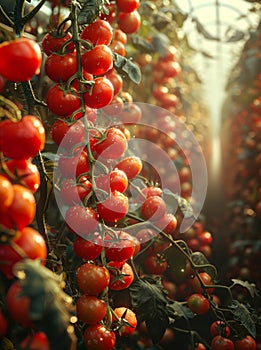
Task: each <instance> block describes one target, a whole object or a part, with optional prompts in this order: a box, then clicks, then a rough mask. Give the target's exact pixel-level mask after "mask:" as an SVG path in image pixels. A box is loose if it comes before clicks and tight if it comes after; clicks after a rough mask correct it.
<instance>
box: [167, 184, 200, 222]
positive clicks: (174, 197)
mask: <svg viewBox="0 0 261 350" xmlns="http://www.w3.org/2000/svg"><path fill="white" fill-rule="evenodd" d="M163 198H164V200H165V202H166V203H167V205H169V206H170V208H176V207H177V206H178V207H179V209H180V210H181V212H182V214H183V216H184V218H191V217H192V218H194V219H195V216H194V213H193V208H192V206H191V204H190V202H189V201H187V200H186V199H185V198H183V197H181V196H180V195H178V194H177V193H173V192H172V191H170V190H169V189H168V188H165V189H164V190H163ZM175 204H177V205H175Z"/></svg>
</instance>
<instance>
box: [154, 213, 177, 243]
mask: <svg viewBox="0 0 261 350" xmlns="http://www.w3.org/2000/svg"><path fill="white" fill-rule="evenodd" d="M177 225H178V221H177V218H176V217H175V216H174V215H173V214H171V213H166V214H165V215H164V216H163V217H162V218H161V219H160V220H158V221H156V222H155V226H157V227H158V228H159V229H161V230H162V231H163V232H165V233H167V234H169V235H172V236H174V237H175V232H176V228H177Z"/></svg>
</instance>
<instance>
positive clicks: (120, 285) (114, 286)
mask: <svg viewBox="0 0 261 350" xmlns="http://www.w3.org/2000/svg"><path fill="white" fill-rule="evenodd" d="M108 268H109V271H110V283H109V288H110V289H111V290H123V289H126V288H128V287H129V286H130V285H131V284H132V282H133V279H134V273H133V270H132V267H131V266H130V265H129V264H128V263H126V262H117V261H109V262H108Z"/></svg>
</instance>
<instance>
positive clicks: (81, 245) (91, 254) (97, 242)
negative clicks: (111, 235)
mask: <svg viewBox="0 0 261 350" xmlns="http://www.w3.org/2000/svg"><path fill="white" fill-rule="evenodd" d="M102 248H103V241H102V238H101V236H100V234H99V233H98V232H94V233H93V234H91V235H87V236H86V238H85V239H84V238H82V237H80V236H77V237H76V238H75V240H74V243H73V249H74V253H75V255H77V256H78V257H79V258H81V259H84V260H95V259H96V258H98V256H100V254H101V252H102Z"/></svg>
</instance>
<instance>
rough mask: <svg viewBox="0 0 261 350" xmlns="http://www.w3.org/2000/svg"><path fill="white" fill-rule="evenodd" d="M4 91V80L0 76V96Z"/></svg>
mask: <svg viewBox="0 0 261 350" xmlns="http://www.w3.org/2000/svg"><path fill="white" fill-rule="evenodd" d="M4 89H5V79H4V77H3V76H2V75H1V74H0V94H2V92H3V91H4Z"/></svg>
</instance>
